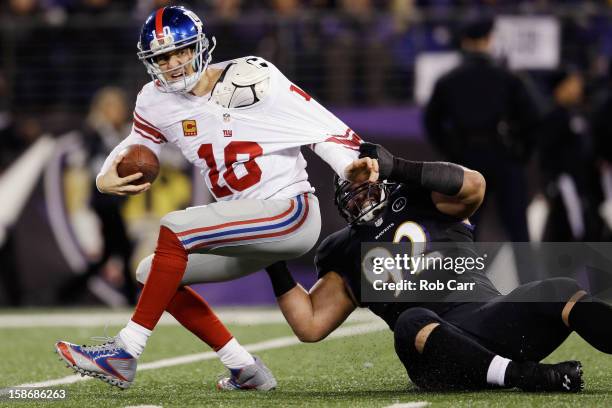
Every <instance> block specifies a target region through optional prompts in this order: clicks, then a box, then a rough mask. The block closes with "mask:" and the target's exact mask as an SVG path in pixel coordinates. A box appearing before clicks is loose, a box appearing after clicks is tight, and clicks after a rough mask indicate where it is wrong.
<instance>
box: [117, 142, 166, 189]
mask: <svg viewBox="0 0 612 408" xmlns="http://www.w3.org/2000/svg"><path fill="white" fill-rule="evenodd" d="M138 172H140V173H142V177H141V178H139V179H137V180H134V181H132V182H131V183H130V184H134V185H139V184H144V183H153V181H155V179H156V178H157V175H158V174H159V160H157V156H156V155H155V153H153V151H152V150H151V149H149V148H148V147H146V146H143V145H132V146H130V147H128V148H127V149H126V150H125V151H124V156H123V160H121V162H119V165H118V166H117V174H118V175H119V177H127V176H129V175H131V174H134V173H138Z"/></svg>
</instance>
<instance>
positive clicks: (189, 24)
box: [137, 6, 216, 93]
mask: <svg viewBox="0 0 612 408" xmlns="http://www.w3.org/2000/svg"><path fill="white" fill-rule="evenodd" d="M209 45H210V43H209V41H208V38H206V35H205V34H204V31H203V24H202V21H201V20H200V19H199V18H198V16H197V15H196V14H195V13H194V12H193V11H190V10H187V9H186V8H184V7H182V6H169V7H163V8H160V9H158V10H157V11H154V12H153V13H151V14H150V15H149V17H148V18H147V20H146V21H145V23H144V25H143V26H142V29H141V31H140V38H139V41H138V45H137V47H138V53H137V55H138V59H139V60H141V61H142V62H143V63H144V65H145V67H146V68H147V72H148V73H149V75H151V77H152V78H153V80H154V81H155V85H157V87H158V88H159V89H160V90H161V91H162V92H181V93H184V92H189V91H190V90H191V89H192V88H193V87H194V86H195V85H196V84H197V83H198V81H199V80H200V78H201V77H202V74H203V73H204V71H206V68H207V67H208V64H209V63H210V60H211V58H212V52H213V50H214V48H215V45H216V41H215V38H214V37H212V47H211V48H210V49H209ZM184 47H192V48H193V58H192V59H191V60H189V61H188V62H187V63H185V64H183V65H182V66H180V67H178V68H174V69H172V70H165V71H164V70H162V69H160V67H159V65H158V64H157V62H156V57H157V56H159V55H161V54H164V53H167V52H170V51H174V50H178V49H181V48H184ZM189 64H191V66H192V67H193V70H194V73H193V74H192V75H189V76H187V75H183V76H182V77H181V79H178V80H176V81H169V80H167V79H166V78H165V76H164V74H165V73H167V72H169V71H175V70H177V69H181V68H185V67H186V66H188V65H189Z"/></svg>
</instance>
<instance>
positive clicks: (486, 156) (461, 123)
mask: <svg viewBox="0 0 612 408" xmlns="http://www.w3.org/2000/svg"><path fill="white" fill-rule="evenodd" d="M492 28H493V21H492V20H487V19H483V20H478V21H472V22H469V23H467V24H466V25H465V26H464V27H463V28H462V32H461V51H462V62H461V64H460V65H459V66H458V67H456V68H454V69H453V70H451V71H450V72H449V73H447V74H446V75H444V76H443V77H442V78H440V79H439V80H438V82H437V83H436V84H435V87H434V91H433V95H432V97H431V100H430V101H429V103H428V105H427V107H426V111H425V128H426V130H427V136H428V137H429V140H430V141H431V142H432V143H433V145H434V146H435V147H436V148H437V149H438V150H439V151H440V152H441V153H442V154H444V155H445V156H446V157H447V158H448V159H449V160H450V161H453V162H456V163H460V164H463V165H465V166H467V167H469V168H472V169H474V170H477V171H479V172H481V173H482V174H483V175H484V177H485V179H486V181H487V198H486V199H485V203H484V205H483V208H484V207H486V206H487V204H488V203H489V202H490V200H491V197H492V196H494V197H495V202H496V207H497V214H498V217H499V219H500V220H501V223H502V226H503V227H504V229H505V231H506V233H507V235H508V238H509V239H510V241H512V242H526V241H529V233H528V230H527V203H528V199H527V180H526V177H525V169H524V162H526V161H527V159H528V157H529V152H530V151H531V147H532V144H533V135H532V131H533V128H534V126H535V125H536V124H537V121H538V116H537V114H536V113H537V111H538V110H537V107H536V105H535V102H534V100H533V99H532V97H531V96H530V94H529V93H528V91H527V88H526V86H525V85H524V84H523V82H522V81H521V80H520V79H519V78H518V77H517V76H516V75H514V74H512V73H511V72H509V71H508V70H506V69H505V68H502V67H499V66H496V65H495V64H494V62H493V61H492V59H491V58H490V56H489V50H490V46H491V31H492ZM483 208H481V209H480V210H479V211H478V212H477V213H476V214H475V215H474V216H473V217H472V218H471V220H472V221H473V222H474V223H475V224H476V236H478V235H479V233H480V231H481V227H482V225H480V226H479V225H478V223H479V220H480V217H481V216H482V213H483V212H484V209H483ZM515 250H516V248H515ZM515 258H516V259H517V261H518V260H519V259H521V261H525V260H526V259H527V258H528V255H525V256H515ZM517 263H518V262H517ZM527 264H528V262H526V263H525V265H527ZM517 266H518V270H519V275H520V276H519V277H520V280H521V282H527V281H530V280H533V276H529V275H528V273H529V271H528V270H527V269H525V268H523V267H522V266H521V265H517Z"/></svg>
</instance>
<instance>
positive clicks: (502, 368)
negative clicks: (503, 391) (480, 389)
mask: <svg viewBox="0 0 612 408" xmlns="http://www.w3.org/2000/svg"><path fill="white" fill-rule="evenodd" d="M508 364H510V360H508V359H507V358H503V357H501V356H495V357H493V360H491V364H489V369H488V370H487V384H493V385H499V386H502V387H503V386H504V385H506V384H504V378H505V377H506V369H507V368H508Z"/></svg>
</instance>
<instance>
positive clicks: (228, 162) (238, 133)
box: [56, 6, 378, 390]
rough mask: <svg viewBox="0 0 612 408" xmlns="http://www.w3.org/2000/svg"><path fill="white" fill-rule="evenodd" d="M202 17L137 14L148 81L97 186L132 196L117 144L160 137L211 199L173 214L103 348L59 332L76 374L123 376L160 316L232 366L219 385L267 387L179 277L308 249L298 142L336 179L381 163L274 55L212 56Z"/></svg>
mask: <svg viewBox="0 0 612 408" xmlns="http://www.w3.org/2000/svg"><path fill="white" fill-rule="evenodd" d="M214 45H215V39H214V38H212V44H211V43H210V42H209V40H208V38H207V37H206V35H205V34H204V32H203V24H202V22H201V20H200V19H199V18H198V17H197V16H196V15H195V14H194V13H193V12H191V11H189V10H187V9H185V8H183V7H176V6H171V7H164V8H161V9H159V10H157V11H155V12H153V13H152V14H151V15H150V16H149V17H148V19H147V20H146V21H145V23H144V25H143V28H142V31H141V34H140V41H139V43H138V48H139V52H138V56H139V58H140V59H141V60H142V61H143V63H144V64H145V66H146V68H147V71H148V72H149V74H150V75H151V76H152V78H153V81H151V82H149V83H148V84H147V85H145V86H144V88H143V89H142V91H141V92H140V94H139V95H138V98H137V101H136V107H135V109H134V126H133V128H132V132H131V133H130V135H129V136H128V137H127V138H126V139H125V140H124V141H123V142H121V143H120V144H119V145H118V146H117V147H116V148H115V149H114V150H113V152H111V154H110V155H109V157H108V158H107V160H106V162H105V163H104V165H103V167H102V169H101V171H100V174H99V175H98V177H97V179H96V184H97V186H98V189H99V190H100V192H102V193H105V194H118V195H124V194H137V193H141V192H143V191H145V190H147V189H148V188H149V187H150V185H149V184H142V185H132V184H130V183H131V182H133V181H135V180H137V179H138V178H139V177H141V174H140V173H137V174H135V175H131V176H128V177H123V178H121V177H119V176H118V174H117V165H118V164H119V163H120V162H121V160H122V151H123V150H124V149H125V148H126V147H127V146H129V145H134V144H141V145H145V146H146V147H148V148H150V149H151V150H152V151H153V152H155V153H156V154H159V152H160V150H161V147H162V146H163V145H164V144H166V143H174V144H175V145H177V146H178V147H179V148H180V149H181V151H182V152H183V155H184V156H185V157H186V158H187V160H189V161H190V162H191V163H193V164H194V165H195V166H198V167H199V168H201V170H202V174H203V176H204V179H205V182H206V184H207V186H208V187H209V189H210V191H211V192H212V194H213V195H214V196H215V198H216V199H217V202H216V203H213V204H209V205H205V206H200V207H193V208H188V209H186V210H183V211H175V212H172V213H169V214H167V215H166V216H165V217H163V218H162V220H161V226H160V233H159V238H158V242H157V248H156V250H155V254H154V255H152V256H150V257H148V258H146V259H145V260H143V261H142V262H141V263H140V265H139V267H138V270H137V279H138V281H139V282H140V283H142V284H144V289H143V291H142V294H141V297H140V300H139V302H138V305H137V306H136V310H135V312H134V314H133V316H132V318H131V320H130V321H129V322H128V324H127V326H126V327H125V328H124V329H122V330H121V331H120V332H119V334H118V335H117V336H115V337H114V338H111V339H109V341H108V342H107V343H104V344H101V345H97V346H78V345H75V344H72V343H68V342H64V341H60V342H58V343H56V349H57V351H58V353H59V355H60V356H61V357H62V359H63V360H64V361H65V362H66V363H68V365H69V366H70V367H72V368H73V369H74V370H76V371H78V372H80V373H82V374H86V375H90V376H94V377H98V378H100V379H102V380H104V381H106V382H109V383H110V384H113V385H117V386H119V387H122V388H127V387H129V386H130V385H131V383H132V381H133V379H134V376H135V372H136V361H137V359H138V357H139V356H140V354H141V353H142V351H143V350H144V347H145V345H146V342H147V339H148V337H149V336H150V335H151V333H152V330H153V329H154V327H155V325H156V324H157V322H158V320H159V319H160V317H161V315H162V314H163V312H164V310H166V311H168V312H169V313H170V314H172V315H173V316H174V317H175V318H176V319H177V320H178V321H179V322H180V323H181V324H182V325H183V326H185V327H186V328H187V329H189V330H190V331H191V332H193V333H194V334H195V335H196V336H198V337H199V338H200V339H202V340H203V341H204V342H206V343H207V344H209V345H210V346H211V347H212V348H213V349H214V350H215V351H217V353H218V355H219V357H220V359H221V361H222V363H224V365H225V366H226V367H227V368H229V369H230V376H229V377H228V378H225V379H222V380H220V381H219V382H218V384H217V386H218V388H221V389H259V390H268V389H272V388H274V387H275V386H276V380H275V379H274V377H273V376H272V374H271V373H270V371H269V370H268V369H267V368H266V367H265V365H264V364H263V363H262V362H261V361H260V360H258V359H257V358H254V357H253V356H251V355H250V354H249V353H248V352H247V351H246V350H245V349H244V348H243V347H242V346H240V344H239V343H238V342H237V341H236V340H235V339H234V338H233V337H232V336H231V334H230V333H229V331H228V330H227V329H226V328H225V327H224V326H223V324H222V323H221V322H220V321H219V319H218V318H217V317H216V315H215V314H214V312H212V310H211V309H210V307H209V306H208V304H207V303H206V302H205V301H204V299H202V298H201V297H200V296H199V295H198V294H197V293H195V292H194V291H193V290H192V289H190V288H189V287H188V286H187V285H189V284H192V283H201V282H214V281H223V280H229V279H234V278H237V277H240V276H244V275H246V274H249V273H252V272H255V271H257V270H260V269H261V268H263V267H266V266H267V265H270V264H272V263H274V262H276V261H279V260H284V259H292V258H296V257H298V256H300V255H302V254H304V253H306V252H307V251H309V250H310V249H311V248H312V247H313V245H314V244H315V242H316V241H317V238H318V236H319V231H320V226H321V217H320V213H319V206H318V201H317V198H316V197H315V196H314V194H313V192H314V189H313V188H312V186H311V185H310V183H309V182H308V174H307V173H306V170H305V169H306V162H305V160H304V158H303V156H302V154H301V152H300V147H301V146H304V145H308V146H310V147H311V148H312V149H313V150H314V152H315V153H316V154H317V155H319V156H320V157H321V158H322V159H323V160H325V161H326V162H327V163H328V164H329V165H330V166H331V167H332V168H333V169H334V171H335V172H336V173H337V174H338V175H339V176H341V177H342V178H344V179H347V180H351V181H355V182H359V181H365V180H370V181H375V180H376V179H377V178H378V163H377V162H376V160H373V159H371V158H362V159H358V156H359V145H360V143H361V139H360V138H359V137H358V136H357V135H356V134H355V133H354V132H353V131H352V130H351V129H350V128H349V127H348V126H347V125H345V124H344V123H343V122H342V121H341V120H339V119H338V118H337V117H335V116H334V115H333V114H331V113H330V112H329V111H328V110H326V109H325V108H324V107H323V106H321V105H320V104H319V103H318V102H317V101H315V100H314V99H313V98H311V97H310V96H309V95H308V94H307V93H306V92H304V91H303V90H302V89H300V88H299V87H297V86H296V85H294V84H293V83H292V82H291V81H289V80H288V79H287V78H286V77H285V76H284V75H283V74H282V73H281V72H280V71H279V70H278V69H277V68H276V67H275V66H274V65H272V64H271V63H270V62H268V61H265V60H263V59H262V58H258V57H245V58H239V59H236V60H232V61H226V62H222V63H219V64H214V65H210V66H209V62H210V60H211V53H212V51H213V49H214Z"/></svg>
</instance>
